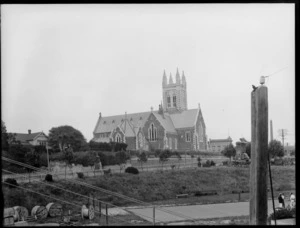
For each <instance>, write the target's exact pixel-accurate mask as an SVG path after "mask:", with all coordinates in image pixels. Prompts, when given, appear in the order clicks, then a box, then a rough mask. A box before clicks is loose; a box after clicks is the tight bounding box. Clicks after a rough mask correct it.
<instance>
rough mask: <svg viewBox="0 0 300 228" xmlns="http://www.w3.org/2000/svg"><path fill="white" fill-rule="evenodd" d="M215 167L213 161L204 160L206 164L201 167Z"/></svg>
mask: <svg viewBox="0 0 300 228" xmlns="http://www.w3.org/2000/svg"><path fill="white" fill-rule="evenodd" d="M215 165H216V163H215V162H214V161H213V160H206V162H205V163H204V164H203V167H211V166H215Z"/></svg>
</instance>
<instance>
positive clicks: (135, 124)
mask: <svg viewBox="0 0 300 228" xmlns="http://www.w3.org/2000/svg"><path fill="white" fill-rule="evenodd" d="M152 113H153V115H154V116H155V117H156V118H157V120H158V121H159V122H160V123H161V125H162V126H163V127H164V128H165V130H166V131H167V132H170V133H177V132H176V129H177V128H189V127H194V126H195V123H196V120H197V117H198V115H199V109H190V110H185V111H182V112H180V113H173V114H169V113H164V118H163V116H162V115H161V114H159V113H158V111H152ZM150 114H151V111H149V112H140V113H132V114H127V116H126V119H127V121H126V119H125V115H117V116H107V117H101V116H100V117H99V119H98V121H97V124H96V127H95V131H94V133H96V134H97V133H104V132H112V131H113V130H114V129H115V128H116V127H118V126H119V127H121V129H122V130H123V131H124V130H125V131H126V132H125V135H126V136H128V137H130V136H131V137H132V136H135V133H136V130H138V128H139V127H143V126H144V125H145V122H146V121H147V119H148V117H149V116H150ZM127 126H129V127H128V128H127Z"/></svg>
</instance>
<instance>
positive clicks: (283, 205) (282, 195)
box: [281, 193, 285, 208]
mask: <svg viewBox="0 0 300 228" xmlns="http://www.w3.org/2000/svg"><path fill="white" fill-rule="evenodd" d="M281 198H282V207H283V208H285V203H284V193H282V194H281Z"/></svg>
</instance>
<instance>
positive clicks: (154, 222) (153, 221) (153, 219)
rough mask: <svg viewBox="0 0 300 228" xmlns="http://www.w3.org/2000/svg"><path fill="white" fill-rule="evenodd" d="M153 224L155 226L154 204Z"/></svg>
mask: <svg viewBox="0 0 300 228" xmlns="http://www.w3.org/2000/svg"><path fill="white" fill-rule="evenodd" d="M153 226H155V206H153Z"/></svg>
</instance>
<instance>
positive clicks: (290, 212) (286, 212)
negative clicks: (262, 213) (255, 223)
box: [270, 207, 296, 220]
mask: <svg viewBox="0 0 300 228" xmlns="http://www.w3.org/2000/svg"><path fill="white" fill-rule="evenodd" d="M295 216H296V207H294V208H293V209H288V208H283V209H279V210H276V211H275V216H274V212H273V213H272V214H271V215H270V218H271V219H272V220H274V218H276V219H287V218H295Z"/></svg>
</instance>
